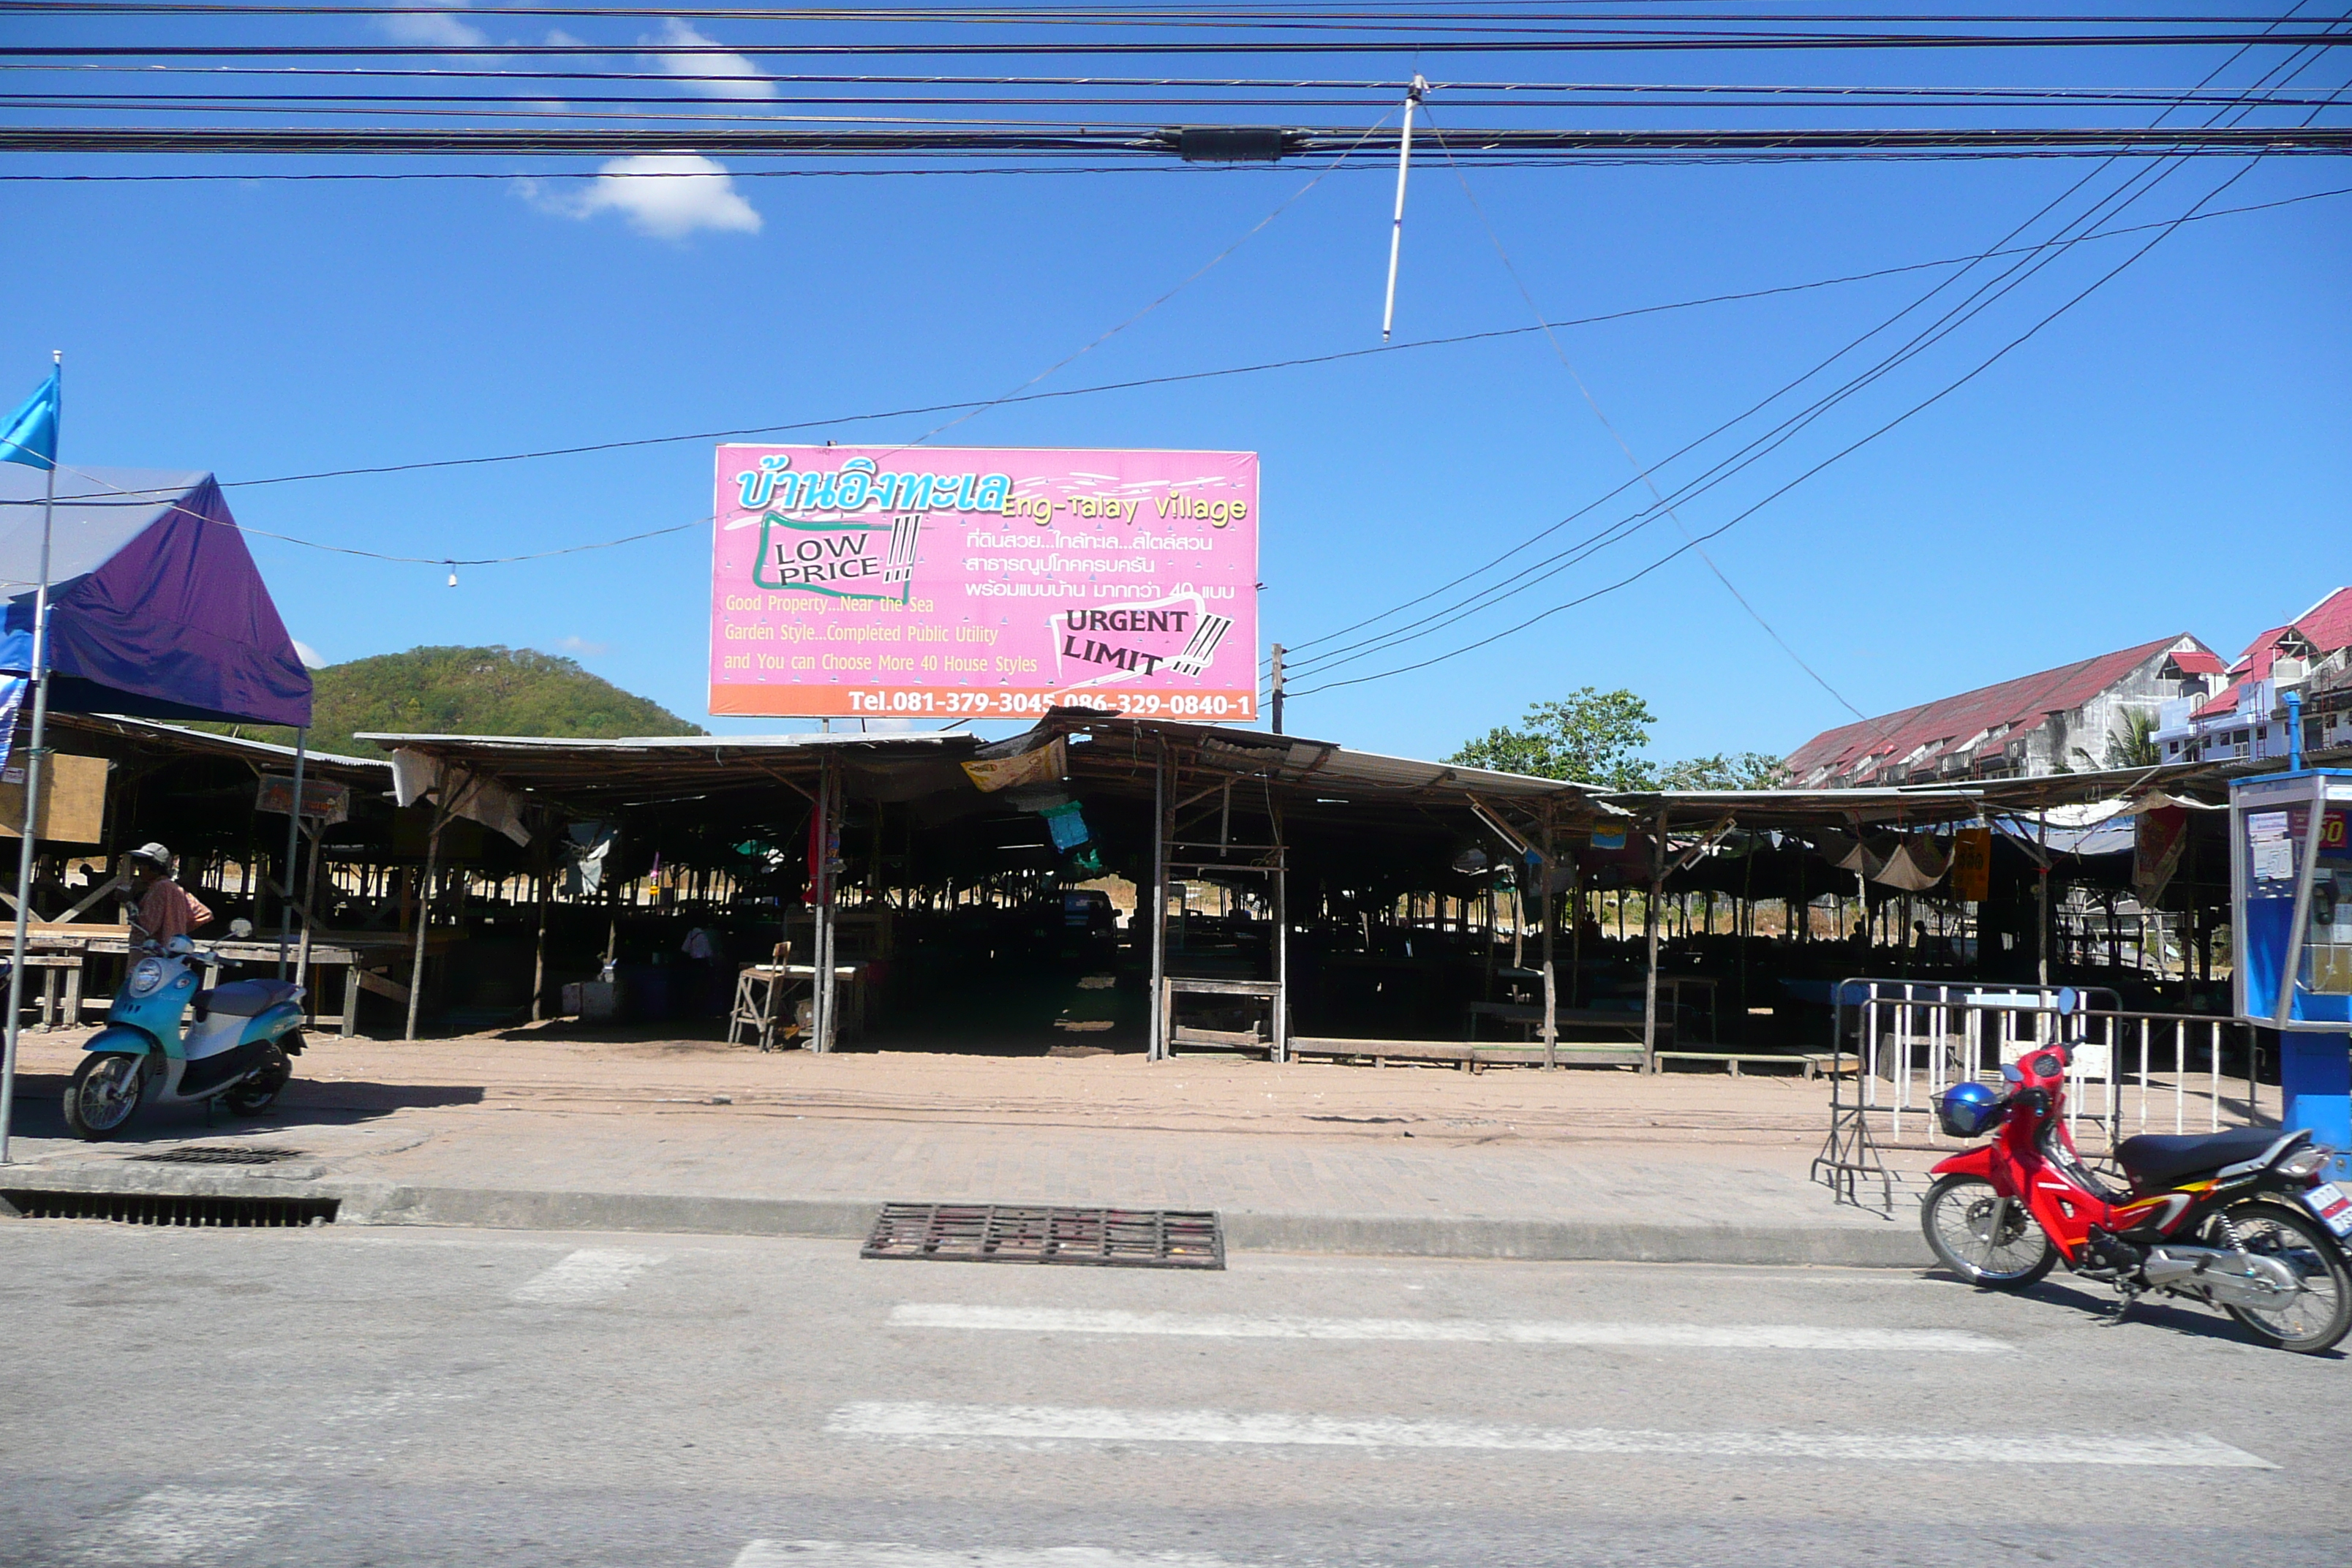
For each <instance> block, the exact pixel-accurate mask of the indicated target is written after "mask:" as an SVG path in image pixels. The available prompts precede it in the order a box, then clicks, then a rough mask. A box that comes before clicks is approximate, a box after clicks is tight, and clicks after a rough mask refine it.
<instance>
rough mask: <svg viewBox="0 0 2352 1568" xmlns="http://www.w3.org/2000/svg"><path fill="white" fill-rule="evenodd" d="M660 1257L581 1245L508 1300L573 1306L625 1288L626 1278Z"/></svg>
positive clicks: (636, 1273)
mask: <svg viewBox="0 0 2352 1568" xmlns="http://www.w3.org/2000/svg"><path fill="white" fill-rule="evenodd" d="M660 1261H661V1259H660V1258H656V1257H653V1256H651V1255H649V1254H646V1253H643V1252H613V1251H607V1250H605V1249H604V1248H602V1247H583V1248H581V1249H580V1250H579V1251H578V1252H575V1253H572V1254H571V1255H570V1256H569V1257H567V1258H564V1259H563V1260H562V1262H560V1263H557V1264H556V1265H555V1266H554V1267H552V1268H543V1269H541V1270H540V1271H539V1272H538V1273H537V1274H534V1275H532V1276H531V1277H530V1279H526V1280H524V1281H523V1282H522V1284H520V1286H517V1287H516V1288H515V1290H514V1292H513V1294H512V1295H511V1296H509V1298H508V1299H509V1300H514V1301H520V1302H522V1303H523V1304H525V1305H526V1306H534V1307H539V1306H557V1307H569V1306H576V1305H578V1304H579V1303H580V1302H583V1301H593V1300H595V1299H596V1298H597V1297H599V1296H609V1295H611V1294H612V1293H613V1292H614V1291H615V1290H625V1289H628V1285H629V1281H630V1280H632V1279H635V1278H636V1277H637V1275H638V1274H639V1273H640V1272H642V1271H643V1270H645V1269H647V1268H652V1267H653V1266H654V1265H655V1264H656V1263H659V1262H660Z"/></svg>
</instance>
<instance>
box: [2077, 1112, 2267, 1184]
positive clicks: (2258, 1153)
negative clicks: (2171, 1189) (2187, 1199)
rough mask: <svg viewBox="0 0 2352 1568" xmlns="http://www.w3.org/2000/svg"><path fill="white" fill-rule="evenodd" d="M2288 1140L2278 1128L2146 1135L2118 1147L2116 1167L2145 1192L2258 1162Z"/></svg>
mask: <svg viewBox="0 0 2352 1568" xmlns="http://www.w3.org/2000/svg"><path fill="white" fill-rule="evenodd" d="M2285 1136H2287V1134H2285V1133H2284V1132H2281V1131H2279V1130H2278V1129H2277V1128H2275V1127H2241V1128H2238V1129H2236V1130H2234V1131H2229V1132H2194V1133H2185V1134H2184V1133H2169V1132H2167V1133H2157V1132H2143V1133H2141V1134H2140V1135H2139V1136H2138V1137H2137V1138H2126V1139H2125V1140H2124V1141H2123V1142H2120V1143H2118V1144H2116V1164H2118V1165H2121V1166H2122V1167H2123V1168H2124V1172H2125V1173H2126V1174H2127V1175H2129V1176H2130V1177H2131V1179H2132V1185H2133V1186H2135V1187H2137V1188H2139V1189H2140V1190H2141V1191H2143V1192H2146V1191H2147V1190H2148V1189H2150V1188H2153V1187H2162V1186H2169V1185H2171V1184H2174V1183H2177V1182H2180V1181H2184V1180H2186V1179H2188V1178H2189V1177H2190V1176H2198V1175H2202V1174H2204V1173H2206V1172H2208V1171H2218V1170H2220V1169H2221V1167H2222V1166H2224V1165H2234V1164H2237V1163H2239V1162H2240V1161H2242V1160H2253V1159H2259V1158H2260V1157H2262V1156H2263V1154H2265V1153H2267V1152H2269V1151H2270V1149H2271V1146H2272V1145H2273V1144H2274V1143H2276V1142H2278V1141H2279V1140H2280V1139H2282V1138H2284V1137H2285Z"/></svg>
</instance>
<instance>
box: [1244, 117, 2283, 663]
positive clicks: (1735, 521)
mask: <svg viewBox="0 0 2352 1568" xmlns="http://www.w3.org/2000/svg"><path fill="white" fill-rule="evenodd" d="M2248 167H2249V168H2251V167H2252V165H2251V164H2250V165H2248ZM2246 173H2247V170H2245V169H2241V170H2240V171H2238V173H2237V174H2232V175H2231V177H2230V179H2229V180H2228V181H2225V182H2224V183H2223V184H2221V186H2220V187H2218V188H2217V189H2216V190H2215V191H2214V192H2213V193H2212V194H2213V195H2220V194H2221V191H2223V190H2227V189H2228V188H2229V187H2230V185H2231V184H2235V183H2236V182H2237V181H2238V180H2240V179H2242V178H2243V177H2244V175H2245V174H2246ZM2207 199H2208V200H2210V196H2209V197H2208V198H2207ZM2200 205H2202V204H2200ZM2193 213H2194V209H2193V208H2192V209H2191V216H2193ZM2183 221H2185V218H2184V220H2183ZM2174 226H2176V227H2177V226H2178V225H2177V224H2176V225H2174ZM2167 232H2169V230H2168V231H2167ZM2163 239H2164V235H2162V234H2159V235H2158V236H2157V237H2155V238H2154V239H2151V240H2149V241H2148V242H2147V244H2146V245H2144V246H2142V247H2140V248H2139V249H2138V250H2137V251H2135V252H2133V253H2132V254H2131V255H2130V256H2128V257H2126V258H2124V260H2123V261H2122V262H2121V263H2119V264H2118V265H2117V266H2116V267H2115V268H2113V269H2112V270H2110V271H2109V272H2107V273H2105V275H2104V276H2102V277H2101V278H2099V279H2096V280H2095V282H2093V283H2092V284H2091V285H2090V287H2088V288H2086V289H2084V290H2083V291H2082V292H2081V293H2079V294H2076V295H2075V296H2074V298H2072V299H2070V300H2067V301H2066V302H2065V303H2064V304H2063V305H2061V306H2059V307H2058V309H2056V310H2053V311H2052V312H2050V314H2048V315H2046V316H2044V317H2042V320H2041V321H2037V322H2035V323H2034V324H2033V325H2032V327H2030V328H2028V329H2027V330H2026V331H2024V332H2022V333H2021V334H2020V335H2019V336H2017V337H2015V338H2012V339H2011V340H2010V342H2007V343H2005V344H2003V345H2002V346H2001V347H2000V349H1999V350H1997V351H1996V352H1995V353H1993V354H1992V355H1991V356H1990V358H1988V359H1986V360H1984V361H1983V362H1982V363H1979V364H1978V365H1977V366H1976V367H1975V368H1974V369H1972V370H1970V371H1969V373H1968V374H1965V375H1963V376H1961V377H1960V378H1959V379H1958V380H1957V381H1954V382H1953V383H1951V384H1949V385H1948V386H1946V387H1945V388H1944V389H1943V390H1942V391H1940V392H1937V394H1935V395H1933V396H1931V397H1928V398H1927V399H1925V400H1923V401H1921V402H1919V403H1916V404H1914V405H1912V406H1911V407H1909V408H1906V409H1905V410H1904V411H1903V412H1902V413H1901V414H1899V415H1897V416H1895V417H1894V418H1893V419H1890V420H1888V421H1887V422H1886V423H1885V424H1884V425H1882V426H1879V427H1878V428H1877V429H1875V430H1873V431H1871V432H1870V433H1869V434H1868V435H1866V436H1864V437H1861V438H1860V439H1859V440H1856V441H1853V442H1852V443H1850V444H1848V445H1847V446H1845V447H1841V448H1840V449H1838V450H1837V451H1835V452H1833V453H1832V454H1831V455H1830V456H1829V457H1827V458H1822V460H1821V461H1820V462H1818V463H1816V464H1814V465H1813V466H1812V467H1811V468H1807V469H1806V470H1805V471H1804V472H1803V473H1801V474H1799V475H1798V476H1797V477H1796V478H1795V479H1790V481H1789V482H1788V483H1786V484H1784V485H1782V486H1780V488H1779V489H1776V490H1773V491H1772V492H1771V493H1770V494H1769V495H1767V496H1766V497H1764V499H1763V500H1759V501H1757V502H1756V503H1755V504H1753V505H1752V506H1749V507H1748V508H1747V509H1746V510H1742V511H1740V512H1738V513H1737V514H1735V515H1734V516H1733V517H1732V518H1731V520H1730V521H1727V522H1725V523H1722V524H1720V525H1718V526H1717V527H1715V528H1712V529H1709V530H1708V531H1706V532H1705V533H1702V534H1700V535H1699V536H1698V537H1697V538H1696V539H1692V540H1688V541H1686V542H1684V543H1682V544H1680V545H1677V546H1675V548H1674V549H1673V550H1670V551H1668V552H1666V553H1665V554H1664V555H1662V556H1660V557H1659V558H1658V559H1657V560H1655V561H1653V562H1651V563H1649V564H1648V565H1646V566H1643V567H1642V568H1641V569H1640V570H1639V571H1636V572H1633V573H1632V574H1629V575H1627V576H1625V577H1622V578H1620V579H1619V580H1618V581H1616V582H1614V583H1612V584H1607V585H1606V586H1604V587H1601V588H1596V589H1594V590H1593V591H1592V592H1591V593H1589V594H1585V595H1580V596H1578V597H1577V598H1574V599H1570V600H1569V601H1568V602H1567V603H1565V604H1560V605H1552V606H1551V607H1550V608H1549V609H1546V610H1543V611H1540V612H1538V614H1536V615H1533V616H1528V618H1527V619H1526V620H1524V621H1521V622H1519V623H1518V624H1517V626H1507V627H1505V628H1504V629H1503V630H1501V631H1499V632H1495V633H1493V634H1491V635H1489V636H1487V637H1481V638H1479V639H1478V640H1477V641H1476V642H1473V643H1469V644H1465V646H1463V647H1457V648H1454V649H1451V650H1450V651H1448V652H1445V653H1442V654H1437V655H1434V656H1433V657H1432V658H1425V659H1421V660H1418V661H1416V662H1414V663H1412V664H1407V665H1401V666H1399V667H1398V668H1394V669H1384V670H1381V671H1380V672H1379V673H1377V674H1374V675H1359V676H1352V677H1349V679H1343V680H1332V681H1326V682H1325V683H1323V684H1322V685H1320V686H1311V687H1308V688H1307V689H1305V690H1303V691H1293V692H1291V693H1290V695H1291V696H1292V697H1294V698H1296V697H1311V696H1314V695H1315V694H1316V693H1318V692H1322V691H1331V690H1336V689H1339V688H1340V687H1343V686H1360V685H1363V684H1364V683H1366V682H1367V681H1373V680H1385V679H1389V678H1390V677H1391V676H1397V675H1404V674H1408V673H1410V672H1412V671H1413V670H1418V669H1426V668H1429V667H1430V666H1432V665H1434V664H1443V663H1445V662H1446V661H1447V660H1449V659H1454V658H1461V657H1462V656H1463V655H1464V654H1466V653H1474V652H1475V651H1477V650H1478V649H1479V648H1482V647H1486V646H1488V645H1489V644H1491V643H1495V642H1498V641H1500V640H1501V639H1502V638H1504V637H1510V636H1513V635H1514V634H1516V633H1518V632H1522V631H1525V630H1526V629H1527V628H1528V627H1529V626H1534V625H1536V624H1537V623H1538V622H1539V621H1545V620H1549V618H1551V617H1552V616H1556V615H1559V614H1560V613H1561V612H1562V611H1565V610H1570V609H1574V608H1576V607H1578V606H1579V605H1587V604H1590V603H1591V602H1592V601H1593V600H1595V599H1598V598H1600V597H1601V596H1602V595H1607V594H1613V593H1615V592H1617V591H1618V590H1620V589H1622V588H1626V587H1630V586H1632V585H1633V584H1635V583H1637V582H1639V581H1641V580H1642V579H1643V578H1644V577H1646V576H1648V575H1649V574H1651V573H1653V572H1654V571H1656V570H1657V569H1658V568H1659V567H1661V566H1664V565H1665V564H1666V563H1668V562H1670V561H1673V560H1674V559H1675V557H1677V556H1679V555H1681V554H1683V553H1684V552H1686V551H1690V550H1695V549H1696V548H1698V547H1699V546H1700V545H1702V544H1704V543H1705V542H1706V541H1708V540H1710V539H1715V538H1718V537H1720V536H1721V535H1723V534H1725V533H1727V532H1729V531H1731V530H1732V529H1734V528H1736V527H1738V525H1739V524H1740V523H1742V522H1745V521H1747V520H1748V519H1749V518H1751V517H1753V516H1755V515H1756V514H1757V513H1758V512H1759V511H1761V510H1764V508H1766V507H1767V506H1769V505H1770V504H1771V503H1772V502H1774V501H1776V500H1780V498H1781V497H1782V496H1784V495H1786V494H1788V493H1789V492H1790V490H1792V489H1796V488H1797V487H1798V486H1799V485H1801V484H1803V483H1804V482H1805V481H1806V480H1808V479H1811V478H1812V477H1813V476H1814V475H1816V474H1818V473H1820V472H1821V471H1822V469H1824V468H1829V467H1830V466H1831V465H1832V464H1834V463H1837V462H1839V461H1841V460H1843V458H1847V457H1849V456H1851V455H1852V454H1853V453H1854V452H1857V451H1859V450H1861V449H1862V448H1863V447H1866V446H1868V445H1869V444H1870V443H1871V442H1873V441H1875V440H1876V439H1878V437H1881V436H1884V435H1885V434H1886V433H1887V432H1888V431H1890V430H1893V429H1895V427H1896V426H1899V425H1902V424H1904V423H1905V422H1906V421H1908V420H1909V419H1911V418H1913V417H1914V416H1916V415H1919V414H1922V413H1924V412H1926V411H1927V409H1929V408H1931V407H1933V406H1934V405H1936V404H1937V403H1940V402H1942V401H1943V400H1944V399H1945V398H1946V397H1948V396H1949V395H1952V394H1953V393H1955V392H1957V391H1958V390H1959V389H1960V388H1961V387H1963V386H1965V385H1967V384H1969V382H1971V381H1974V380H1975V379H1976V378H1977V377H1978V376H1979V375H1981V374H1984V373H1985V372H1986V371H1988V370H1990V369H1991V368H1992V367H1993V366H1994V365H1995V364H1997V363H2000V361H2001V360H2002V359H2003V358H2005V357H2006V356H2007V355H2008V354H2009V353H2010V352H2011V350H2014V349H2016V348H2018V347H2019V346H2020V345H2021V344H2023V343H2025V342H2028V341H2030V340H2031V339H2032V337H2033V336H2034V335H2035V334H2036V333H2038V332H2040V331H2042V329H2043V328H2044V327H2047V326H2048V325H2049V324H2050V323H2051V322H2053V321H2056V320H2057V319H2058V318H2059V317H2060V316H2063V315H2064V314H2065V313H2066V312H2067V311H2068V310H2073V309H2074V307H2075V306H2076V305H2078V304H2080V303H2082V302H2083V301H2084V300H2086V299H2088V298H2089V297H2090V296H2091V295H2092V294H2093V293H2094V292H2095V291H2096V290H2097V289H2100V288H2101V287H2102V286H2104V285H2105V283H2106V282H2107V281H2108V280H2109V279H2113V278H2114V277H2116V275H2117V274H2118V273H2120V272H2122V271H2123V270H2124V268H2127V267H2129V266H2130V265H2131V264H2132V263H2133V262H2135V261H2137V260H2138V259H2139V258H2141V257H2143V256H2145V255H2147V253H2148V252H2149V251H2150V250H2152V249H2154V248H2155V247H2157V246H2158V245H2159V244H2161V243H2162V242H2163Z"/></svg>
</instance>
